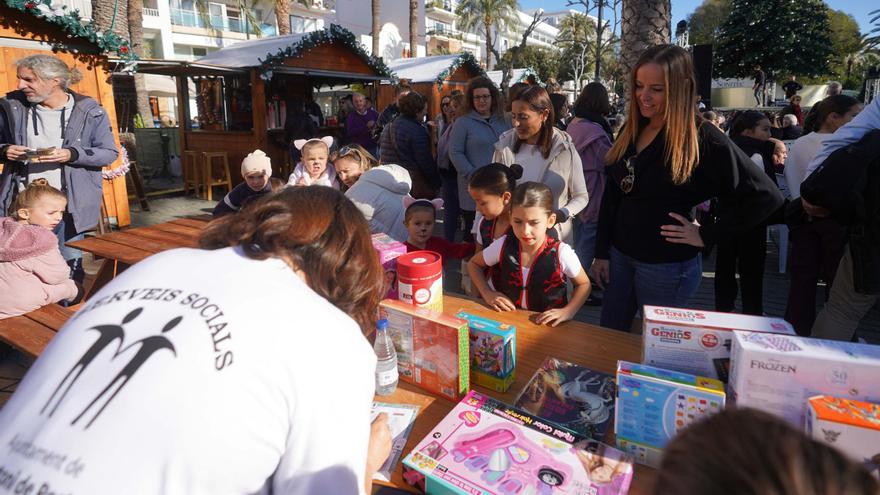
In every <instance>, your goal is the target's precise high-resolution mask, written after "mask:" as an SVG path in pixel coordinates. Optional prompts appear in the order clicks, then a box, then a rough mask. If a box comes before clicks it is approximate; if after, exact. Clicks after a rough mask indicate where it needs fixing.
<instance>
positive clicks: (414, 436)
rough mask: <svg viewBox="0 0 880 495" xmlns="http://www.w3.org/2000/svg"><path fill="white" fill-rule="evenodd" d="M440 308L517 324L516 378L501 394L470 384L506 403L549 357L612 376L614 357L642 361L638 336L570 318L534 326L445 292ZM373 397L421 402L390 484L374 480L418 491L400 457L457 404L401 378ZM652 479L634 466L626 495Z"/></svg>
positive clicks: (523, 314)
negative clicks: (556, 323) (394, 387)
mask: <svg viewBox="0 0 880 495" xmlns="http://www.w3.org/2000/svg"><path fill="white" fill-rule="evenodd" d="M443 308H444V310H443V312H444V313H446V314H449V315H455V314H456V313H458V312H459V311H460V310H465V311H467V312H469V313H472V314H475V315H479V316H484V317H487V318H491V319H493V320H496V321H502V322H504V323H508V324H511V325H514V326H516V381H514V383H513V385H512V386H511V387H510V389H508V391H507V392H505V393H503V394H502V393H499V392H495V391H493V390H489V389H486V388H483V387H476V386H475V387H472V388H473V389H475V390H477V391H478V392H480V393H483V394H485V395H488V396H490V397H493V398H496V399H499V400H501V401H503V402H506V403H509V404H512V403H513V402H514V400H515V399H516V396H517V395H519V392H520V391H521V390H522V389H523V387H525V385H526V383H527V382H528V381H529V379H531V377H532V374H534V373H535V371H537V369H538V367H539V366H540V365H541V363H542V362H543V361H544V359H545V358H547V357H555V358H559V359H562V360H565V361H569V362H571V363H575V364H580V365H582V366H586V367H588V368H590V369H595V370H596V371H602V372H605V373H610V374H612V375H613V374H614V373H615V371H616V370H617V361H618V360H625V361H632V362H636V363H638V362H641V359H642V340H641V337H639V336H637V335H632V334H628V333H624V332H618V331H615V330H609V329H606V328H601V327H598V326H595V325H589V324H586V323H581V322H577V321H569V322H566V323H563V324H562V325H560V326H558V327H556V328H551V327H548V326H544V325H537V324H535V323H534V322H533V320H534V316H535V314H536V313H533V312H529V311H514V312H507V313H498V312H496V311H494V310H492V309H489V308H488V307H486V306H484V305H482V304H480V303H478V302H476V301H473V300H470V299H463V298H459V297H453V296H448V295H447V296H445V297H444V298H443ZM375 400H376V401H377V402H387V403H397V404H414V405H418V406H420V409H419V414H418V417H417V418H416V421H415V424H414V425H413V428H412V431H411V432H410V435H409V438H408V439H407V442H406V447H405V448H404V450H403V456H402V457H401V461H400V462H399V463H398V465H397V466H396V467H395V469H394V473H393V474H392V478H391V482H390V483H384V482H379V481H376V482H375V483H376V484H382V485H388V486H393V487H395V488H399V489H402V490H407V491H411V492H417V490H416V489H414V488H413V487H411V486H409V485H407V484H406V482H404V481H403V457H405V456H406V455H407V454H409V453H410V452H412V450H413V449H414V448H415V446H416V444H418V443H419V442H420V441H421V440H422V439H423V438H425V437H426V436H428V434H430V433H431V431H432V429H433V428H434V427H435V426H436V425H437V424H438V423H439V422H440V420H441V419H443V417H445V416H446V415H447V414H448V413H449V411H450V410H452V407H453V406H454V405H455V403H454V402H452V401H450V400H448V399H445V398H443V397H438V396H435V395H432V394H430V393H428V392H426V391H424V390H421V389H419V388H418V387H416V386H414V385H411V384H409V383H404V382H402V381H401V382H400V385H398V387H397V390H396V391H395V392H394V393H393V394H391V395H386V396H379V395H377V396H376V398H375ZM606 443H608V444H610V445H614V434H613V432H611V431H609V434H608V438H606ZM655 477H656V471H655V470H654V469H651V468H649V467H646V466H642V465H639V464H636V466H635V476H634V478H633V483H632V486H631V487H630V490H629V493H630V495H647V494H650V493H651V491H652V488H653V485H654V479H655Z"/></svg>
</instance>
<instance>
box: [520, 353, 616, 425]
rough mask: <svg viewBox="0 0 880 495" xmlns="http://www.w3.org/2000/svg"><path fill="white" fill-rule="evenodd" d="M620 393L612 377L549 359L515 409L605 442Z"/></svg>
mask: <svg viewBox="0 0 880 495" xmlns="http://www.w3.org/2000/svg"><path fill="white" fill-rule="evenodd" d="M616 390H617V389H616V387H615V385H614V377H613V376H611V375H608V374H605V373H600V372H598V371H593V370H591V369H589V368H585V367H583V366H579V365H577V364H572V363H569V362H566V361H563V360H561V359H556V358H550V357H548V358H547V359H545V360H544V362H543V363H541V367H539V368H538V370H537V371H536V372H535V374H534V375H532V379H531V380H529V383H527V384H526V386H525V387H524V388H523V390H522V392H520V394H519V396H518V397H517V398H516V401H515V402H514V405H515V406H516V407H518V408H520V409H524V410H526V411H528V412H530V413H532V414H534V415H535V416H539V417H541V418H544V419H546V420H547V421H551V422H553V423H555V424H557V425H559V426H561V427H563V428H568V429H569V430H573V431H576V432H577V433H580V434H581V435H584V436H586V437H589V438H592V439H593V440H598V441H600V442H601V441H602V440H603V439H604V438H605V434H606V433H607V432H608V427H609V426H610V425H611V418H613V417H614V398H615V396H616V395H617V393H616Z"/></svg>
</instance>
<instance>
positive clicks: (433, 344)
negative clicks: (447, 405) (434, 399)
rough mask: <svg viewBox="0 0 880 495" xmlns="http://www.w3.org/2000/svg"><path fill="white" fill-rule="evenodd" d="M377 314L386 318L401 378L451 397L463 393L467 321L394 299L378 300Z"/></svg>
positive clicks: (466, 378)
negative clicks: (379, 301)
mask: <svg viewBox="0 0 880 495" xmlns="http://www.w3.org/2000/svg"><path fill="white" fill-rule="evenodd" d="M379 315H380V316H379V317H380V318H385V319H387V320H388V334H389V335H390V336H391V340H392V341H393V342H394V348H395V350H396V351H397V369H398V371H399V372H400V378H401V379H402V380H404V381H406V382H409V383H412V384H414V385H417V386H419V387H421V388H423V389H425V390H427V391H429V392H431V393H434V394H437V395H441V396H443V397H446V398H448V399H451V400H459V399H461V398H462V397H463V396H464V394H466V393H467V391H468V389H469V388H470V366H469V365H470V356H469V354H468V323H467V321H465V320H461V319H459V318H453V317H451V316H448V315H444V314H443V313H438V312H436V311H432V310H430V309H428V308H421V307H418V306H413V305H412V304H407V303H405V302H403V301H398V300H394V299H386V300H384V301H382V302H381V303H379Z"/></svg>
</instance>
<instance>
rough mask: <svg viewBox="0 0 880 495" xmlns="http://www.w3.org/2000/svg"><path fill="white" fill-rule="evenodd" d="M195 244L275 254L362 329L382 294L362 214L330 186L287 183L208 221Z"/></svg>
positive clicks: (260, 254) (249, 253)
mask: <svg viewBox="0 0 880 495" xmlns="http://www.w3.org/2000/svg"><path fill="white" fill-rule="evenodd" d="M199 246H200V247H202V248H203V249H220V248H224V247H229V246H240V247H241V248H242V249H243V250H244V253H245V256H247V257H248V258H252V259H257V260H263V259H266V258H269V257H278V258H281V259H283V260H285V261H287V262H288V263H289V264H291V265H292V266H293V267H294V268H296V269H297V270H301V271H302V272H303V273H304V274H305V278H306V283H307V284H308V286H309V287H310V288H311V289H312V290H313V291H315V292H316V293H317V294H318V295H319V296H321V297H323V298H324V299H327V300H328V301H330V303H332V304H333V305H334V306H336V307H337V308H339V309H340V310H342V311H343V312H344V313H346V314H347V315H349V316H351V317H352V318H353V319H354V320H355V321H356V322H357V323H358V324H359V325H360V326H361V328H362V329H363V331H364V333H365V334H369V333H370V332H371V331H372V329H373V328H374V324H375V322H376V311H377V308H378V305H379V299H380V297H381V295H382V294H383V293H384V292H383V289H384V283H385V281H384V278H383V272H382V267H381V265H379V258H377V257H376V252H375V251H374V250H373V244H372V241H371V239H370V229H369V227H368V226H367V221H366V220H365V219H364V216H363V215H362V214H361V212H360V211H358V209H357V207H355V205H354V203H352V202H351V200H349V199H348V198H346V197H345V195H343V194H342V193H341V192H339V191H337V190H335V189H332V188H329V187H318V186H316V187H288V188H284V189H282V190H281V191H280V192H277V193H272V194H269V195H267V196H266V197H265V198H261V199H259V200H256V201H254V202H252V203H251V204H249V205H247V206H246V207H245V208H243V209H242V210H241V211H240V212H238V213H236V214H234V215H227V216H224V217H222V218H220V219H218V220H215V221H214V222H211V224H210V225H209V226H208V228H207V229H205V231H204V233H203V234H202V236H201V238H200V239H199Z"/></svg>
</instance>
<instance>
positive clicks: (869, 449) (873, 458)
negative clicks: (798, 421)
mask: <svg viewBox="0 0 880 495" xmlns="http://www.w3.org/2000/svg"><path fill="white" fill-rule="evenodd" d="M806 432H807V436H809V437H812V438H813V439H815V440H818V441H820V442H824V443H827V444H828V445H831V446H832V447H835V448H837V449H838V450H840V451H841V452H843V453H844V454H845V455H846V456H847V457H849V458H850V459H852V460H854V461H855V462H857V463H859V464H862V465H863V466H865V467H866V468H868V471H871V473H872V474H873V475H874V476H875V477H878V478H880V404H872V403H870V402H862V401H857V400H849V399H841V398H838V397H832V396H830V395H817V396H815V397H811V398H810V400H809V404H808V413H807V425H806Z"/></svg>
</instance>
